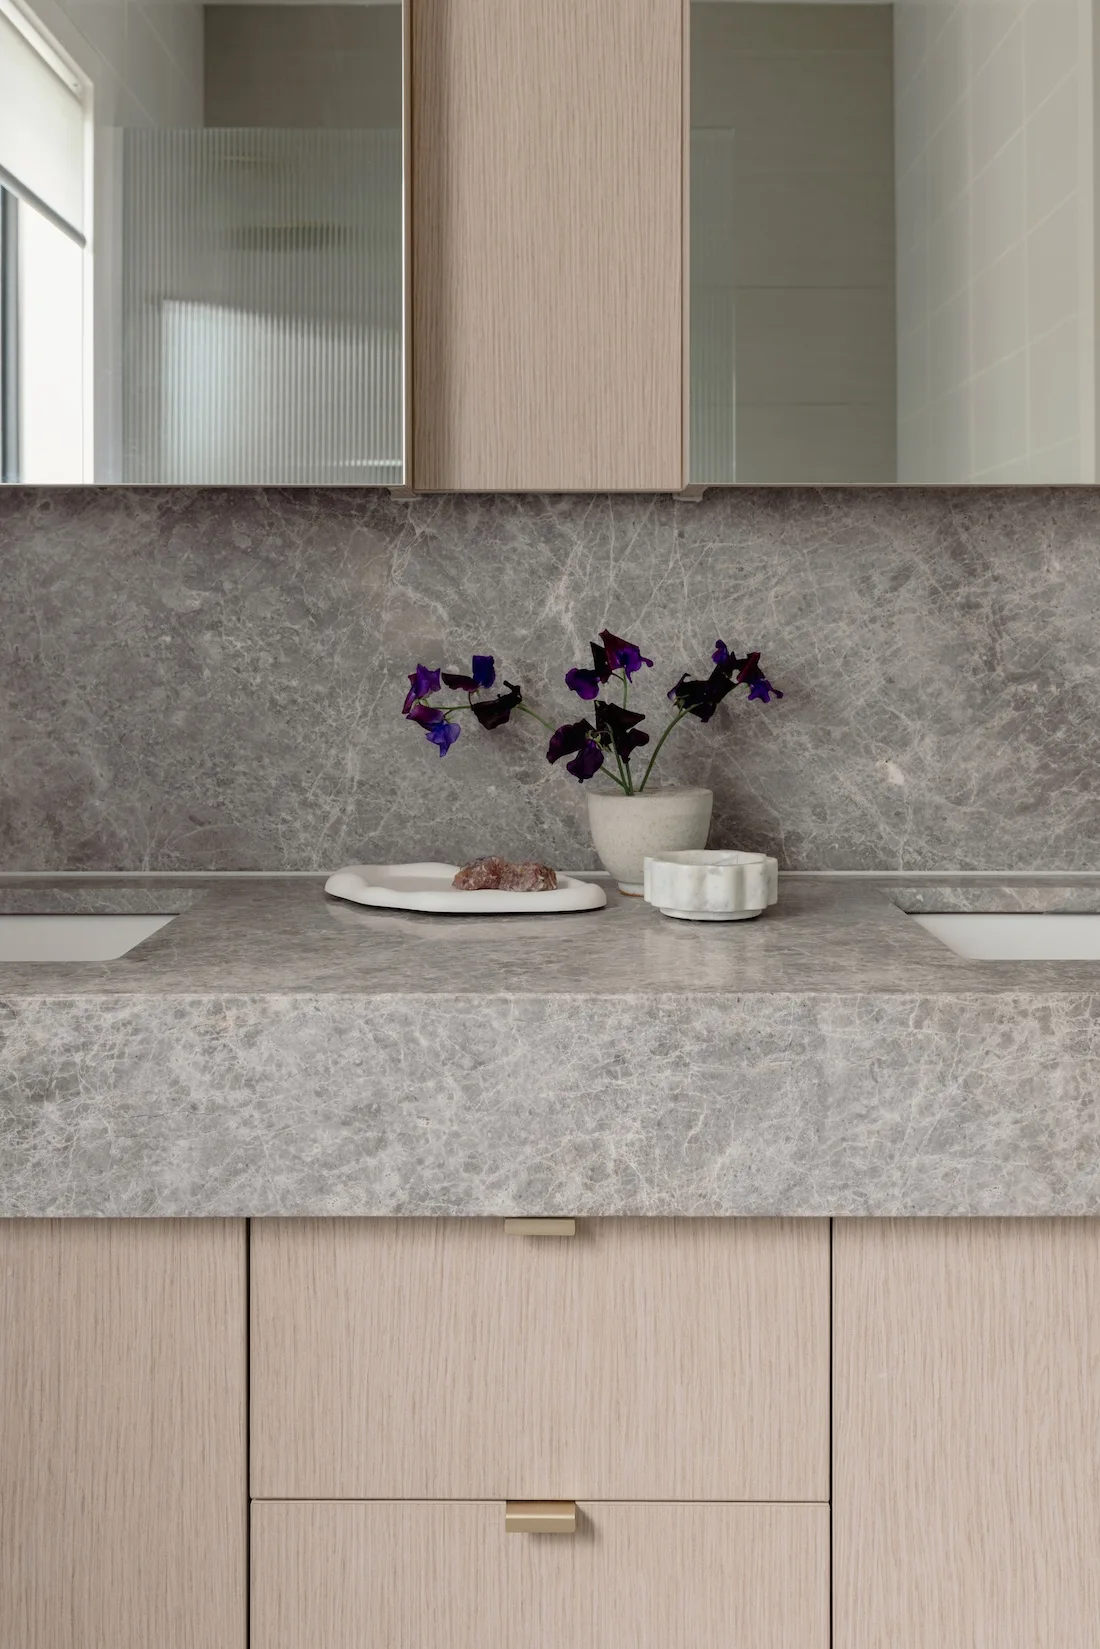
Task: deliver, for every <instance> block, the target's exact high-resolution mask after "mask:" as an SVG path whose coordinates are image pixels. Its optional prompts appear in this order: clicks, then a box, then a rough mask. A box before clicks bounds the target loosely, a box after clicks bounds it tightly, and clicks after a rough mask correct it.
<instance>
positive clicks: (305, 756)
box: [0, 488, 1100, 871]
mask: <svg viewBox="0 0 1100 1649" xmlns="http://www.w3.org/2000/svg"><path fill="white" fill-rule="evenodd" d="M0 552H2V566H3V603H2V611H3V631H2V641H0V693H2V694H3V703H4V713H3V734H2V737H0V766H2V775H0V868H2V869H5V870H20V869H32V870H33V869H71V870H145V869H152V870H166V871H183V870H206V869H210V870H230V869H238V870H250V869H256V870H295V869H318V868H325V867H335V866H336V865H339V864H342V863H347V862H352V861H364V860H365V861H371V860H389V859H412V858H421V857H446V858H455V859H462V858H464V857H468V856H472V855H474V854H476V853H480V852H486V851H490V850H492V851H499V852H503V853H507V854H537V855H538V856H540V857H543V858H546V859H548V860H550V861H552V862H555V863H557V864H558V865H561V866H572V867H584V866H591V865H594V864H595V862H596V861H595V858H594V855H593V852H592V848H591V845H590V843H589V841H588V836H587V829H586V823H585V813H584V792H583V790H581V788H580V787H578V785H577V784H576V782H575V781H574V780H572V779H571V778H570V777H569V775H568V774H566V773H565V772H564V771H563V770H560V769H554V768H551V767H550V766H549V765H548V764H547V762H546V760H545V755H544V749H545V744H544V740H543V737H542V734H541V730H540V729H539V728H538V727H537V726H536V725H535V724H534V723H533V722H529V721H526V720H521V721H520V723H519V724H518V725H513V726H509V727H507V728H505V729H503V730H501V731H500V732H498V733H495V734H486V733H481V732H479V731H477V730H474V729H473V728H470V729H469V730H468V731H467V732H466V733H464V735H463V737H462V738H461V739H460V740H459V741H458V743H457V745H456V746H455V747H454V749H453V750H452V751H451V752H450V754H449V755H448V756H447V757H446V758H445V759H443V760H441V759H440V758H439V757H438V755H437V754H436V753H435V751H434V750H433V749H431V748H430V747H429V746H428V745H427V743H426V742H425V741H424V739H423V737H422V735H421V734H420V732H419V731H418V730H417V729H415V728H414V727H412V726H410V725H408V724H406V723H405V722H404V721H403V720H402V718H401V715H400V709H401V700H402V696H403V693H404V690H405V685H406V683H405V676H406V674H407V672H408V671H409V670H410V669H411V668H412V666H413V665H414V664H415V663H416V662H417V661H418V660H422V661H423V662H424V663H428V664H431V663H439V662H445V663H447V664H449V665H451V666H452V667H459V666H463V665H465V664H466V663H467V661H468V659H469V656H470V654H471V652H472V651H474V650H476V651H492V652H494V653H495V654H496V656H497V659H498V663H499V665H500V668H501V673H502V675H503V676H505V677H506V678H507V679H508V680H510V681H518V682H521V683H522V684H523V686H524V688H525V690H526V693H527V695H528V697H529V699H530V700H531V701H532V703H534V704H536V705H537V706H538V708H540V709H541V710H543V711H544V713H546V714H547V715H549V716H551V717H552V718H559V719H562V720H564V719H566V717H567V716H568V717H569V718H570V719H572V718H573V717H574V716H575V714H576V713H577V712H578V711H579V709H580V702H579V701H578V700H577V699H576V698H574V697H573V696H572V695H571V694H569V693H568V692H567V691H566V689H565V687H564V685H563V684H562V679H561V678H562V675H563V673H564V671H565V669H566V668H567V667H568V666H569V665H571V664H575V663H578V664H579V663H587V662H588V659H587V646H586V643H587V641H588V638H589V637H590V636H591V635H594V634H595V633H596V631H598V630H599V629H600V628H601V626H603V625H605V624H606V625H608V626H609V627H610V628H611V629H613V630H616V631H617V632H618V633H619V634H622V635H625V636H628V637H630V638H631V639H635V640H637V641H639V642H641V643H642V644H643V647H644V650H645V651H646V652H648V653H649V654H650V655H651V656H653V657H654V658H655V659H656V660H657V668H656V669H655V670H653V671H652V672H648V673H647V675H648V677H649V679H648V680H647V681H646V683H645V685H644V687H643V688H642V689H641V691H640V692H639V694H638V699H639V701H640V702H641V703H642V705H643V707H645V705H646V704H648V705H650V706H652V707H654V708H658V707H659V706H661V704H662V696H663V693H664V691H665V690H666V689H667V687H668V686H670V685H671V684H672V682H673V681H675V680H676V678H677V677H678V676H679V675H680V673H681V672H682V671H684V670H689V671H690V672H691V673H692V674H696V673H699V672H701V671H702V670H703V669H705V667H706V663H707V660H708V657H709V653H710V651H711V648H712V647H713V645H714V641H715V639H716V637H718V636H721V637H722V638H723V640H725V641H726V642H727V643H729V644H730V645H731V646H733V647H736V648H737V649H738V650H743V649H745V648H748V647H749V646H753V647H759V648H760V649H761V650H762V652H763V657H764V664H765V667H766V668H767V671H768V674H769V675H770V676H771V677H772V679H773V680H774V681H775V682H776V683H777V684H778V685H779V686H781V687H782V688H783V689H784V690H785V693H786V697H785V698H784V699H783V701H782V702H781V703H777V704H773V705H771V706H767V707H764V706H761V705H757V704H747V703H745V702H744V701H743V698H742V696H741V695H740V694H739V695H737V696H736V698H734V699H731V700H727V702H726V704H725V705H724V706H723V708H722V710H721V711H720V712H719V715H718V716H717V717H716V718H715V721H714V722H712V723H711V724H710V726H709V727H705V726H700V725H696V724H690V725H687V726H686V727H685V729H682V730H681V731H680V732H679V733H678V734H677V736H676V738H675V739H674V740H672V741H670V743H669V745H668V746H666V752H665V756H663V757H662V763H661V772H662V774H663V777H664V779H665V780H666V781H668V782H682V781H687V782H692V783H703V784H707V785H710V786H712V787H713V789H714V791H715V824H714V829H713V832H712V837H711V840H712V844H714V845H718V846H736V847H743V848H758V849H766V850H768V851H770V852H773V853H775V854H776V855H778V857H779V859H780V862H781V864H783V865H785V866H788V867H794V868H801V869H822V868H829V869H857V870H867V869H887V870H888V869H912V870H928V869H936V870H939V869H977V870H982V869H986V870H1033V869H1038V870H1046V869H1057V870H1096V869H1097V868H1098V866H1100V805H1098V799H1097V791H1098V788H1100V786H1098V777H1100V670H1098V669H1097V662H1096V649H1097V638H1098V619H1100V490H1093V489H1069V488H1042V489H1009V488H1005V489H967V490H915V489H912V490H911V489H901V488H899V489H881V490H876V489H871V490H860V489H835V490H813V489H791V490H772V489H744V490H737V491H730V492H711V493H709V494H708V495H707V496H706V498H705V499H704V500H703V501H702V502H700V503H690V502H686V501H682V500H674V499H669V498H654V497H619V496H611V497H607V496H599V497H552V498H541V497H484V496H473V497H452V496H433V497H423V498H418V499H411V500H406V499H393V498H390V497H389V496H388V495H387V494H384V493H370V492H354V491H308V490H304V491H289V490H247V489H242V490H232V491H227V490H176V489H173V490H168V489H112V488H100V489H33V488H25V489H24V488H16V489H11V490H5V491H4V492H3V493H2V495H0ZM666 757H667V759H666Z"/></svg>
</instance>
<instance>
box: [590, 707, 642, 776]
mask: <svg viewBox="0 0 1100 1649" xmlns="http://www.w3.org/2000/svg"><path fill="white" fill-rule="evenodd" d="M644 720H645V717H644V716H641V715H639V714H638V713H637V711H635V710H624V709H623V707H622V705H621V704H604V703H603V701H602V700H601V701H600V703H599V704H597V706H596V732H597V735H598V736H599V740H600V743H601V744H602V745H604V747H605V748H606V747H607V746H608V745H610V747H611V749H612V750H614V752H615V754H616V755H617V756H621V757H622V758H623V760H624V761H629V760H630V753H631V751H632V750H639V749H641V747H642V745H643V744H648V743H649V734H648V733H641V732H639V731H638V723H639V722H640V721H644Z"/></svg>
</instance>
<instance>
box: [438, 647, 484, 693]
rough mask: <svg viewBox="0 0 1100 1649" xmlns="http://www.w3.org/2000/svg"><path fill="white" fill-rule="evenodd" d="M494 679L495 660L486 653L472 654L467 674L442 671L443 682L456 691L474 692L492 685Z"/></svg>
mask: <svg viewBox="0 0 1100 1649" xmlns="http://www.w3.org/2000/svg"><path fill="white" fill-rule="evenodd" d="M496 679H497V667H496V661H495V659H493V658H492V656H491V655H490V654H488V653H475V654H474V657H473V662H472V666H471V669H470V674H469V675H468V676H456V675H452V674H451V673H450V672H449V671H447V670H444V671H443V680H444V682H445V684H446V685H447V686H448V687H453V688H454V689H455V691H456V692H458V693H476V692H478V691H479V690H480V689H482V688H488V687H492V685H493V683H494V682H495V681H496Z"/></svg>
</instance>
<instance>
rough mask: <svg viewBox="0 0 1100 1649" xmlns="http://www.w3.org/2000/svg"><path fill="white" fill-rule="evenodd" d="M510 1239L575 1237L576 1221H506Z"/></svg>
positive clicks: (505, 1229) (505, 1225)
mask: <svg viewBox="0 0 1100 1649" xmlns="http://www.w3.org/2000/svg"><path fill="white" fill-rule="evenodd" d="M504 1233H505V1235H506V1236H508V1237H575V1236H576V1234H577V1222H576V1220H505V1222H504Z"/></svg>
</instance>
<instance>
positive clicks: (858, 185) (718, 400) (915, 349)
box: [690, 0, 1097, 483]
mask: <svg viewBox="0 0 1100 1649" xmlns="http://www.w3.org/2000/svg"><path fill="white" fill-rule="evenodd" d="M1091 30H1092V23H1091V6H1086V5H1084V4H1077V3H1074V0H1028V3H1025V0H936V3H934V4H933V3H927V0H895V3H894V4H876V3H874V0H871V3H868V4H857V5H833V4H830V3H828V0H815V3H810V4H803V3H791V4H787V3H785V0H692V4H691V70H690V75H691V154H690V164H691V201H690V287H691V291H690V298H691V379H690V382H691V393H690V403H691V404H690V473H691V478H692V480H693V481H696V482H706V481H712V482H732V481H737V482H750V483H751V482H760V483H766V482H800V481H803V482H815V481H820V482H875V481H883V482H890V481H900V482H914V483H920V482H925V483H948V482H989V483H997V482H1028V481H1033V482H1057V481H1093V480H1095V479H1096V453H1095V421H1096V419H1095V402H1096V370H1095V360H1094V338H1093V334H1094V318H1093V317H1094V308H1095V299H1096V276H1095V268H1094V263H1095V259H1094V251H1093V187H1094V186H1093V161H1092V146H1093V134H1094V130H1095V121H1096V118H1097V112H1096V110H1095V109H1094V98H1095V90H1094V83H1093V71H1092V67H1091V56H1090V53H1091V45H1090V41H1091Z"/></svg>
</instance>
